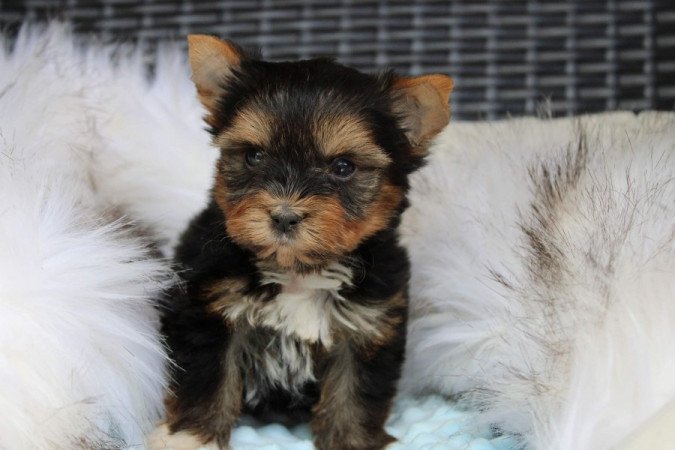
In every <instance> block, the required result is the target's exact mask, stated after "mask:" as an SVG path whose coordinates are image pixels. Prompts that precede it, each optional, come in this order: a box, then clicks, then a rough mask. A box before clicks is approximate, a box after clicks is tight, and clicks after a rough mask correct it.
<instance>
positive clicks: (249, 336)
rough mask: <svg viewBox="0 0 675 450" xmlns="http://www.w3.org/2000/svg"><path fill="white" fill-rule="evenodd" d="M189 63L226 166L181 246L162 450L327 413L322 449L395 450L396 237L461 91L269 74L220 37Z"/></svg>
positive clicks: (399, 314)
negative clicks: (251, 419)
mask: <svg viewBox="0 0 675 450" xmlns="http://www.w3.org/2000/svg"><path fill="white" fill-rule="evenodd" d="M190 57H191V63H192V66H193V79H194V81H195V83H196V84H197V89H198V93H199V95H200V99H201V100H202V102H203V103H204V105H205V106H206V107H207V109H208V112H209V115H208V117H207V119H206V120H207V123H209V125H210V126H211V131H212V133H213V135H214V143H215V144H216V145H217V146H219V147H220V148H221V158H220V159H219V162H218V171H217V174H216V180H215V184H214V189H213V194H212V201H211V202H210V204H209V206H208V207H207V209H206V210H205V211H204V212H202V214H200V215H199V216H198V217H197V218H196V219H195V220H194V221H193V222H192V224H191V225H190V227H189V228H188V230H187V231H186V233H185V234H184V236H183V238H182V243H181V245H180V246H179V248H178V250H177V253H176V263H177V264H178V266H179V267H180V268H181V269H182V270H183V272H182V273H183V280H184V283H183V284H182V285H181V286H178V287H177V288H176V289H175V291H174V292H173V293H172V296H171V297H172V300H171V304H170V306H169V310H168V312H167V313H166V315H165V318H164V332H165V334H166V336H167V342H168V345H169V347H170V349H171V355H172V356H173V359H174V360H175V362H176V366H175V370H174V371H173V373H172V375H173V383H172V392H171V395H170V396H169V397H168V398H167V422H168V428H165V429H164V433H165V436H164V437H161V436H159V437H158V436H155V440H154V441H153V443H152V446H153V447H159V448H161V447H163V446H165V447H170V446H172V445H173V446H174V447H175V446H176V445H178V444H176V443H175V442H172V441H171V438H172V437H175V436H178V433H179V432H183V434H181V436H182V437H181V438H184V437H185V433H186V432H187V433H188V434H189V435H191V436H194V438H195V440H196V442H199V443H204V444H205V443H208V442H212V443H214V444H215V445H218V446H221V447H226V446H227V445H228V442H229V437H230V431H231V429H232V426H233V425H234V424H235V423H236V421H237V419H238V417H239V415H240V413H241V412H242V411H246V412H250V413H253V414H259V415H264V416H269V415H270V414H276V413H279V412H281V413H285V414H290V415H292V416H298V417H303V416H311V425H312V430H313V431H314V433H315V443H316V445H317V447H319V448H321V449H376V448H382V447H384V446H385V445H386V444H387V443H389V442H391V441H392V440H393V438H391V437H390V436H389V435H387V434H386V432H385V431H384V429H383V425H384V422H385V420H386V417H387V415H388V412H389V406H390V402H391V399H392V397H393V396H394V394H395V391H396V383H397V381H398V378H399V372H400V367H401V364H402V362H403V350H404V347H405V324H406V314H407V282H408V276H409V265H408V258H407V255H406V253H405V251H404V250H403V249H402V248H401V247H400V246H399V244H398V237H397V232H396V228H397V226H398V224H399V217H400V214H401V212H402V211H403V210H404V208H405V206H406V202H405V192H406V191H407V189H408V183H407V176H408V174H409V173H410V172H411V171H412V170H414V169H415V168H417V167H419V165H420V164H421V161H422V157H423V156H424V153H425V147H426V144H427V142H428V140H429V138H430V137H432V136H433V135H434V134H435V133H436V132H438V131H439V130H440V127H442V125H444V124H445V122H447V117H448V113H447V95H448V93H449V90H450V87H451V83H450V81H449V79H447V78H446V77H443V76H430V77H420V78H417V79H415V78H413V79H407V78H396V77H394V76H393V75H385V76H381V77H372V76H368V75H364V74H361V73H359V72H357V71H355V70H352V69H349V68H346V67H344V66H340V65H338V64H335V63H333V62H332V61H329V60H310V61H301V62H296V63H267V62H263V61H257V60H254V59H251V58H248V57H247V56H245V55H244V54H243V53H242V52H241V51H240V50H239V49H238V48H236V47H234V46H232V45H231V44H228V43H224V42H221V41H218V40H216V39H214V38H209V37H193V38H192V39H191V42H190ZM443 97H445V98H443ZM404 126H406V127H408V128H407V129H404ZM170 433H175V434H173V435H170Z"/></svg>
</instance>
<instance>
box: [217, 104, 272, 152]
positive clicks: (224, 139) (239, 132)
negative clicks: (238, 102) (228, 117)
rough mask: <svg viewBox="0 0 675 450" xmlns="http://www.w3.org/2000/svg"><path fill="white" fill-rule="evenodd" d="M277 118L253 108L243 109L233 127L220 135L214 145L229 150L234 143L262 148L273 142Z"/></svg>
mask: <svg viewBox="0 0 675 450" xmlns="http://www.w3.org/2000/svg"><path fill="white" fill-rule="evenodd" d="M274 123H275V118H274V117H271V116H270V115H269V114H266V113H264V112H262V111H260V110H258V109H256V108H253V107H250V106H248V107H243V108H242V109H241V110H239V111H238V112H237V115H236V116H235V117H234V119H233V121H232V125H231V126H229V127H228V128H227V130H225V131H224V132H223V133H221V134H220V135H218V136H217V137H216V139H215V140H214V144H215V145H216V146H218V147H220V148H223V149H227V148H229V147H230V146H231V145H232V144H233V143H241V142H245V143H251V144H255V145H258V146H261V147H265V146H267V145H269V144H270V143H271V141H272V131H273V130H272V127H273V124H274Z"/></svg>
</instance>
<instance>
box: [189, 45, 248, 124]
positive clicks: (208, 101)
mask: <svg viewBox="0 0 675 450" xmlns="http://www.w3.org/2000/svg"><path fill="white" fill-rule="evenodd" d="M188 56H189V59H190V66H191V67H192V81H194V83H195V86H196V87H197V95H198V96H199V101H201V102H202V104H203V105H204V106H205V107H206V109H207V110H208V112H209V115H208V116H207V117H206V121H207V123H209V124H210V125H212V126H216V123H214V122H215V121H216V118H215V111H216V106H217V103H218V98H219V97H220V96H221V95H222V93H223V90H224V86H225V83H226V80H227V77H228V76H229V75H230V74H232V71H233V69H235V68H236V67H238V66H239V64H240V63H241V60H242V59H243V58H244V53H243V51H242V50H241V49H240V48H239V47H238V46H237V45H236V44H234V43H232V42H229V41H222V40H220V39H218V38H216V37H213V36H206V35H203V34H191V35H189V36H188Z"/></svg>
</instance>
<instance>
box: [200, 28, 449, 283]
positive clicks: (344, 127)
mask: <svg viewBox="0 0 675 450" xmlns="http://www.w3.org/2000/svg"><path fill="white" fill-rule="evenodd" d="M189 46H190V62H191V65H192V71H193V80H194V81H195V83H196V85H197V90H198V94H199V97H200V100H201V101H202V103H203V104H204V105H205V106H206V108H207V111H208V116H207V117H206V121H207V123H208V124H209V125H210V127H211V131H212V133H213V134H214V143H215V144H216V146H217V147H219V148H220V150H221V157H220V159H219V161H218V170H217V173H216V181H215V187H214V197H215V199H216V201H217V203H218V205H219V206H220V208H221V209H222V210H223V212H224V215H225V218H226V227H227V232H228V234H229V235H230V237H231V238H232V239H233V240H234V241H235V242H237V243H238V244H239V245H241V246H243V247H246V248H248V249H250V250H252V251H254V252H255V253H256V255H257V256H258V257H259V258H260V259H261V260H266V261H273V262H275V263H276V264H277V265H278V266H279V267H281V268H283V269H292V270H305V269H308V268H315V267H321V266H324V265H326V264H327V263H329V262H331V261H334V260H335V259H337V258H339V257H340V256H342V255H345V254H347V253H349V252H351V251H352V250H354V249H355V248H356V247H357V246H358V245H359V244H360V243H361V242H363V241H364V240H365V239H367V238H368V237H370V236H372V235H374V234H375V233H377V232H378V231H380V230H382V229H384V228H386V227H388V226H390V223H391V221H392V218H394V217H395V216H397V215H398V214H399V213H400V211H401V209H402V202H403V198H404V195H405V191H406V189H407V175H408V174H409V173H410V172H411V171H412V170H414V169H415V168H416V167H418V166H419V165H420V163H421V160H422V158H423V156H424V155H425V153H426V146H427V144H428V141H429V139H430V138H431V137H433V136H434V135H435V134H436V133H437V132H438V131H440V129H441V128H442V127H443V126H444V125H445V124H446V123H447V120H448V117H449V112H448V104H447V100H448V94H449V92H450V89H451V87H452V82H451V81H450V79H449V78H447V77H445V76H442V75H431V76H426V77H418V78H397V77H395V76H393V75H391V74H386V75H381V76H377V77H374V76H369V75H365V74H362V73H360V72H358V71H356V70H353V69H350V68H347V67H344V66H341V65H339V64H336V63H334V62H332V61H330V60H321V59H319V60H309V61H299V62H290V63H269V62H264V61H260V60H256V59H253V58H250V57H247V56H246V55H245V54H244V53H243V52H242V51H241V50H240V49H239V48H238V47H236V46H234V45H233V44H231V43H228V42H223V41H220V40H218V39H216V38H212V37H208V36H191V37H190V38H189Z"/></svg>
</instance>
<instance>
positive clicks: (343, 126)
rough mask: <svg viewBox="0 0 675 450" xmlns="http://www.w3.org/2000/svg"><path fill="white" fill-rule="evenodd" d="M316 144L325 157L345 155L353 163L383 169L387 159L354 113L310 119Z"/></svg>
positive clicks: (387, 163)
mask: <svg viewBox="0 0 675 450" xmlns="http://www.w3.org/2000/svg"><path fill="white" fill-rule="evenodd" d="M313 133H314V138H315V141H316V143H317V144H318V146H319V148H320V149H321V151H322V152H323V153H324V155H326V157H328V158H337V157H338V156H341V155H345V154H347V155H349V156H350V157H351V158H352V159H353V160H354V162H355V163H356V165H357V166H361V167H374V168H384V167H386V166H387V165H389V163H391V158H389V156H388V155H387V154H386V153H385V152H384V150H382V148H380V147H379V146H378V145H377V144H376V143H375V140H374V139H373V136H372V132H371V130H370V129H369V128H368V126H367V125H366V124H365V123H364V122H363V119H361V118H360V117H358V116H339V117H330V116H328V117H319V118H318V119H317V120H315V121H314V124H313Z"/></svg>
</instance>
